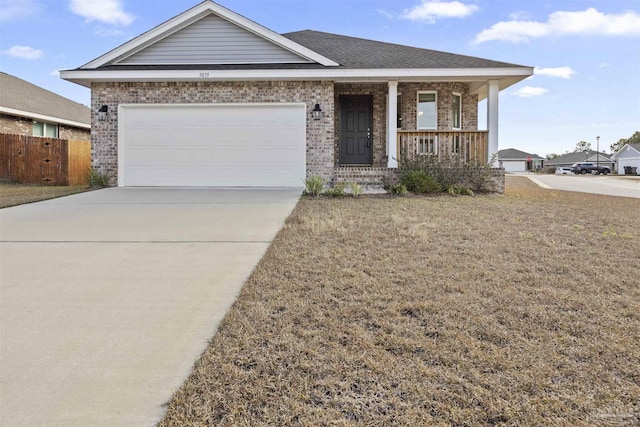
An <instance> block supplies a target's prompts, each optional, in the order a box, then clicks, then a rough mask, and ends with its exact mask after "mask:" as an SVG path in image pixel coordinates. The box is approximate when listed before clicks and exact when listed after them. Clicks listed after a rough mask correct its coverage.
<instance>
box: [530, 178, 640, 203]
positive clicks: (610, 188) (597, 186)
mask: <svg viewBox="0 0 640 427" xmlns="http://www.w3.org/2000/svg"><path fill="white" fill-rule="evenodd" d="M526 176H527V177H528V178H529V179H531V180H532V181H533V182H535V183H536V184H538V185H541V186H542V187H545V188H551V189H554V190H563V191H576V192H579V193H593V194H605V195H608V196H621V197H635V198H638V199H640V176H639V177H624V176H616V175H608V176H601V175H541V174H536V175H532V174H527V175H526Z"/></svg>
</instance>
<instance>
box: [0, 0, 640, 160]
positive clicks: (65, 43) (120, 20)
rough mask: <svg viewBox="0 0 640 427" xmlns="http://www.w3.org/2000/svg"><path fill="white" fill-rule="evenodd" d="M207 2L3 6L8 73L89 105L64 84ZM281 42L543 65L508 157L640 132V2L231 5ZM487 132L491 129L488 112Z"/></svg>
mask: <svg viewBox="0 0 640 427" xmlns="http://www.w3.org/2000/svg"><path fill="white" fill-rule="evenodd" d="M198 3H199V1H198V0H0V70H2V71H4V72H7V73H9V74H13V75H15V76H17V77H20V78H22V79H25V80H27V81H29V82H32V83H34V84H37V85H39V86H42V87H44V88H46V89H48V90H51V91H53V92H56V93H59V94H60V95H63V96H66V97H68V98H70V99H73V100H75V101H77V102H80V103H83V104H86V105H88V104H89V103H90V92H89V89H87V88H84V87H81V86H78V85H75V84H73V83H70V82H66V81H63V80H61V79H60V78H59V77H58V75H57V70H59V69H71V68H76V67H79V66H81V65H83V64H85V63H86V62H89V61H90V60H92V59H94V58H96V57H98V56H100V55H102V54H103V53H105V52H107V51H109V50H111V49H113V48H114V47H116V46H119V45H120V44H122V43H124V42H126V41H127V40H129V39H131V38H133V37H135V36H137V35H139V34H141V33H143V32H144V31H147V30H149V29H151V28H153V27H154V26H156V25H158V24H160V23H162V22H163V21H165V20H167V19H170V18H172V17H173V16H175V15H177V14H179V13H181V12H183V11H185V10H186V9H189V8H190V7H192V6H195V5H196V4H198ZM218 3H219V4H221V5H223V6H225V7H227V8H229V9H231V10H233V11H235V12H237V13H239V14H241V15H243V16H245V17H247V18H250V19H252V20H254V21H256V22H258V23H260V24H262V25H264V26H266V27H268V28H270V29H272V30H274V31H276V32H279V33H284V32H289V31H297V30H303V29H313V30H318V31H326V32H332V33H338V34H344V35H349V36H355V37H362V38H368V39H374V40H381V41H387V42H392V43H400V44H406V45H411V46H417V47H424V48H428V49H435V50H443V51H447V52H453V53H459V54H465V55H472V56H479V57H482V58H488V59H494V60H499V61H505V62H510V63H515V64H521V65H528V66H533V67H537V70H536V75H535V76H533V77H531V78H529V79H527V80H525V81H523V82H521V83H519V84H518V85H516V86H512V87H511V88H509V89H507V90H505V91H503V92H501V94H500V148H509V147H513V148H518V149H521V150H524V151H528V152H531V153H537V154H540V155H545V154H548V153H562V152H565V151H567V150H573V148H574V147H575V144H576V143H577V142H578V141H581V140H584V141H589V142H592V144H593V146H594V148H595V145H596V136H600V137H601V139H600V148H601V150H603V149H606V151H608V150H609V145H610V144H612V143H613V142H616V141H617V140H618V139H620V138H627V137H629V136H631V135H632V134H633V133H634V132H635V131H637V130H640V2H638V0H594V1H589V0H566V1H563V0H557V1H547V0H534V1H524V0H522V1H516V0H459V1H445V0H442V1H431V0H315V1H314V0H220V1H219V2H218ZM480 108H481V121H480V127H481V128H485V127H486V124H485V121H486V119H484V114H483V113H482V112H483V111H484V110H485V108H486V107H485V106H484V103H481V105H480Z"/></svg>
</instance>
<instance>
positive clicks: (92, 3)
mask: <svg viewBox="0 0 640 427" xmlns="http://www.w3.org/2000/svg"><path fill="white" fill-rule="evenodd" d="M69 8H70V9H71V11H72V12H73V13H75V14H77V15H80V16H82V17H83V18H84V19H85V21H86V22H92V21H99V22H104V23H105V24H111V25H123V26H126V25H129V24H131V23H132V22H133V20H134V19H135V17H134V16H133V15H132V14H130V13H128V12H125V11H124V9H123V6H122V1H121V0H71V1H70V3H69Z"/></svg>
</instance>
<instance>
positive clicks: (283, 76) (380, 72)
mask: <svg viewBox="0 0 640 427" xmlns="http://www.w3.org/2000/svg"><path fill="white" fill-rule="evenodd" d="M532 74H533V69H532V68H528V67H521V68H435V69H434V68H399V69H388V68H382V69H375V68H374V69H336V68H330V69H315V70H123V71H118V70H69V71H60V77H61V78H63V79H65V80H70V81H74V82H76V83H79V84H83V85H84V86H89V83H90V82H94V81H105V82H109V81H111V82H120V81H221V80H232V81H237V80H309V79H311V80H337V79H342V78H345V79H348V78H361V79H381V80H384V79H390V80H402V79H403V78H409V79H425V78H449V79H459V80H461V81H468V80H482V79H492V80H493V79H496V78H498V79H499V78H500V77H503V78H505V77H515V78H521V79H524V78H526V77H528V76H530V75H532ZM83 82H84V83H83Z"/></svg>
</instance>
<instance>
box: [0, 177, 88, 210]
mask: <svg viewBox="0 0 640 427" xmlns="http://www.w3.org/2000/svg"><path fill="white" fill-rule="evenodd" d="M88 190H89V188H88V187H87V186H86V185H71V186H56V185H35V184H17V183H14V182H9V181H0V208H7V207H9V206H17V205H22V204H24V203H32V202H39V201H41V200H48V199H55V198H56V197H61V196H68V195H70V194H76V193H82V192H84V191H88Z"/></svg>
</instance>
